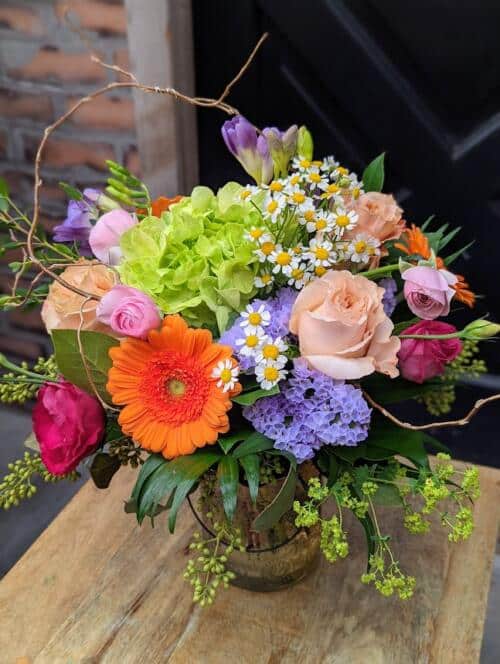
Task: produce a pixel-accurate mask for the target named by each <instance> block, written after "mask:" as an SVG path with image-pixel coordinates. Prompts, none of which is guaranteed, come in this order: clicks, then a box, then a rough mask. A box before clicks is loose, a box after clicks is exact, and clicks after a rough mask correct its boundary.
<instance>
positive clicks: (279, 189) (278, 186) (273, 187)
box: [269, 180, 283, 191]
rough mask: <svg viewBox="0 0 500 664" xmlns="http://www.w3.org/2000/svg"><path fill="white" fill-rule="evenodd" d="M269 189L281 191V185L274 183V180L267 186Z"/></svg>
mask: <svg viewBox="0 0 500 664" xmlns="http://www.w3.org/2000/svg"><path fill="white" fill-rule="evenodd" d="M269 189H270V190H271V191H283V185H282V184H281V182H276V180H274V181H273V182H271V184H270V185H269Z"/></svg>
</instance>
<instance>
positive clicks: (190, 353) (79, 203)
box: [0, 99, 500, 605]
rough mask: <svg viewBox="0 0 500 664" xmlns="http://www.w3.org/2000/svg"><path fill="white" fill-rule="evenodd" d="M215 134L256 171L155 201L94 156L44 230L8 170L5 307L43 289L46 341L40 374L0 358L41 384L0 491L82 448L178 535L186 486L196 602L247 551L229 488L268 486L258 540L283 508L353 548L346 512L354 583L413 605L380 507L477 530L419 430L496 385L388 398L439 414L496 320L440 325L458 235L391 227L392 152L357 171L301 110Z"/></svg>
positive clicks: (451, 298)
mask: <svg viewBox="0 0 500 664" xmlns="http://www.w3.org/2000/svg"><path fill="white" fill-rule="evenodd" d="M205 101H206V100H205ZM199 103H200V104H202V103H204V102H202V101H199ZM218 103H220V104H223V105H224V106H226V105H225V103H223V101H222V99H220V100H219V101H218ZM224 110H227V111H228V112H231V113H232V112H233V111H234V109H231V107H227V106H226V108H225V109H224ZM222 137H223V139H224V141H225V143H226V145H227V147H228V149H229V150H230V152H231V153H232V154H233V155H234V156H235V157H236V158H237V159H238V161H239V162H240V163H241V165H242V166H243V168H244V170H245V171H246V172H247V174H248V175H249V176H250V177H251V178H252V179H253V181H254V183H253V184H249V185H247V186H242V185H240V184H237V183H235V182H230V183H227V184H226V185H225V186H223V187H222V188H221V189H220V190H219V191H218V192H217V193H214V192H212V191H211V190H210V189H208V188H207V187H202V186H199V187H195V189H194V190H193V191H192V192H191V194H189V195H186V196H176V197H175V198H173V199H169V198H166V197H161V198H159V199H155V200H152V198H151V196H150V194H149V191H148V189H147V187H146V185H145V184H144V183H143V182H141V181H140V180H139V179H138V178H136V177H135V176H134V175H133V174H132V173H130V172H129V171H128V170H127V169H126V168H124V167H123V166H121V165H119V164H116V163H114V162H108V167H109V179H108V186H107V187H106V190H105V191H96V190H89V189H86V190H84V191H83V192H81V191H79V190H77V189H74V188H73V187H71V186H70V185H67V184H62V186H63V188H64V190H65V192H66V193H67V195H68V196H69V198H70V201H69V204H68V215H67V218H66V219H65V220H64V221H63V222H62V223H61V224H60V225H59V226H57V227H56V228H55V230H54V233H53V236H52V238H51V239H49V238H47V237H46V235H45V234H44V233H43V232H41V231H39V230H38V228H37V215H38V210H37V197H36V198H35V211H34V216H33V219H30V218H28V217H27V216H25V215H24V214H23V213H22V212H21V211H20V210H19V209H18V207H17V206H16V205H15V203H14V202H13V201H12V199H11V198H10V197H9V194H8V191H7V189H6V186H5V184H4V183H2V185H1V186H2V188H1V195H0V222H1V224H2V227H3V228H4V229H5V230H7V231H8V233H9V236H10V238H9V243H8V244H5V248H6V249H8V248H21V250H22V256H23V259H22V260H21V261H17V262H13V263H12V264H11V268H12V270H13V272H14V273H15V281H14V287H13V291H12V294H11V295H8V296H4V297H3V298H2V301H1V304H2V307H3V308H5V309H8V308H10V307H14V306H29V305H33V304H38V303H42V318H43V321H44V323H45V326H46V328H47V331H48V332H49V333H50V335H51V338H52V343H53V346H54V356H53V357H51V358H49V359H48V360H43V359H41V360H39V361H38V362H37V363H36V364H35V366H33V367H32V368H29V367H28V366H27V365H26V364H22V365H14V364H12V363H11V362H9V361H8V360H7V359H6V358H5V357H3V356H1V357H0V364H1V365H2V366H3V368H4V369H5V372H4V373H3V375H2V376H1V378H0V382H1V386H0V397H1V400H2V401H3V402H4V403H24V402H25V401H27V400H28V399H31V398H36V405H35V407H34V409H33V431H34V436H32V437H30V441H29V444H30V446H31V447H32V448H35V449H34V451H32V452H26V453H25V455H24V457H23V458H21V459H20V460H18V461H16V462H14V463H13V464H11V466H10V468H9V470H10V473H9V474H8V475H7V476H6V477H5V478H4V480H3V481H2V482H1V483H0V505H2V507H4V508H6V509H7V508H9V507H11V506H14V505H17V504H18V503H19V501H20V500H21V499H24V498H29V497H31V496H32V495H33V494H34V493H35V491H36V486H35V484H34V483H33V481H32V479H33V476H34V475H36V474H38V475H40V476H41V477H42V479H43V480H45V481H56V480H60V479H63V478H69V479H71V478H74V477H75V475H76V473H77V467H78V465H79V464H80V463H81V462H85V463H86V464H87V465H88V467H89V468H90V474H91V476H92V478H93V479H94V481H95V483H96V485H97V486H98V487H100V488H105V487H107V486H108V485H109V483H110V481H111V479H112V477H113V475H114V474H115V473H116V472H117V471H118V470H119V469H120V468H121V467H123V466H127V465H129V466H132V467H134V468H137V469H138V474H137V479H136V483H135V486H134V489H133V492H132V495H131V497H130V499H129V500H128V502H127V503H126V510H127V511H129V512H133V513H135V514H136V516H137V519H138V521H139V523H142V521H143V520H144V519H145V518H146V517H148V518H150V519H151V521H153V520H154V519H155V518H156V517H157V516H158V515H159V514H160V513H161V512H163V511H166V512H168V526H169V529H170V531H171V532H173V531H174V528H175V523H176V519H177V516H178V514H179V509H180V507H181V505H182V504H183V503H184V502H185V501H188V502H189V503H190V504H192V503H191V500H192V498H193V497H194V496H195V495H197V494H196V493H195V492H198V494H200V497H199V500H200V501H201V503H203V504H204V505H205V507H206V509H205V510H204V512H203V514H204V517H205V519H206V520H207V521H208V523H209V526H210V527H209V529H207V530H209V532H211V534H212V536H211V537H206V536H205V537H201V536H200V535H199V534H198V535H196V536H195V538H194V540H193V543H192V545H191V549H192V551H193V552H194V554H193V555H194V557H193V558H192V559H191V560H190V561H189V563H188V565H187V568H186V573H185V577H186V579H187V580H188V581H189V582H190V583H191V585H192V586H193V592H194V595H193V598H194V600H195V601H197V602H199V603H201V604H202V605H208V604H211V603H212V601H213V598H214V596H215V594H216V591H217V589H218V588H220V587H221V586H225V585H227V584H228V583H229V582H230V581H231V580H232V579H233V576H234V574H233V572H232V571H231V569H230V557H231V554H232V553H233V552H234V551H238V550H245V549H247V550H250V549H251V548H252V542H250V541H249V540H248V538H247V537H245V533H243V532H242V531H241V528H240V527H239V526H238V524H236V522H235V520H234V517H235V514H236V512H237V509H238V501H239V499H240V488H241V487H242V486H243V487H245V488H246V490H247V491H248V493H249V496H250V499H251V502H252V504H253V505H254V507H255V506H256V505H258V504H259V500H260V497H261V496H262V494H263V492H264V491H265V490H266V489H267V487H269V486H274V487H275V490H274V495H273V499H272V501H270V502H269V503H268V504H266V505H265V506H264V507H263V509H262V510H261V511H260V512H259V514H258V515H257V517H256V518H255V519H254V520H253V522H252V524H251V526H250V531H251V532H252V533H253V534H254V535H255V534H258V533H259V532H264V531H267V532H271V531H272V530H273V529H274V528H277V525H278V524H279V523H280V522H282V521H283V519H285V518H286V519H288V520H289V521H290V518H291V524H290V523H288V526H287V527H292V528H294V529H295V530H298V531H308V530H309V529H312V528H316V529H319V533H320V547H321V549H322V551H323V553H324V555H325V557H326V558H327V560H329V561H330V562H332V563H333V562H335V561H337V560H338V559H339V558H344V557H345V556H347V555H348V554H349V533H348V532H346V530H345V527H344V520H343V514H344V512H345V511H346V510H349V511H351V512H352V513H353V514H354V515H355V517H356V518H357V519H358V520H359V522H360V524H361V526H362V527H363V529H364V531H365V533H366V542H367V551H368V555H367V569H366V572H365V573H364V574H363V576H362V578H361V581H362V582H363V583H367V584H374V586H375V587H376V588H377V589H378V590H379V591H380V592H381V593H382V594H384V595H391V594H393V593H396V594H397V595H398V596H399V597H400V598H401V599H406V598H408V597H410V596H411V595H412V593H413V590H414V587H415V583H416V581H415V579H414V578H413V577H412V576H411V575H410V574H408V573H407V572H406V571H405V570H404V569H403V568H402V567H401V566H400V563H399V562H398V561H397V560H396V558H395V556H394V554H393V551H392V546H391V540H390V533H385V532H384V530H383V524H382V523H381V521H380V519H379V518H377V508H378V507H379V506H380V505H385V504H390V505H393V506H394V507H395V508H397V509H399V510H400V512H401V519H402V520H403V521H404V525H405V526H406V528H407V529H408V530H409V532H410V533H413V534H418V533H425V532H427V531H428V529H429V527H430V521H429V515H430V514H431V513H433V512H436V513H438V514H439V516H440V519H441V523H442V525H443V527H444V528H446V529H447V530H448V533H449V534H448V537H449V539H450V540H451V541H453V542H456V541H459V540H461V539H465V538H466V537H468V536H469V535H470V534H471V532H472V528H473V514H472V509H471V504H470V501H471V500H473V499H475V498H477V496H478V495H479V487H478V473H477V470H476V469H474V468H472V467H469V468H466V469H465V470H455V469H454V467H453V466H452V464H451V463H450V456H449V452H448V450H447V449H446V448H445V447H444V446H443V445H442V444H441V443H440V442H438V441H437V440H436V439H435V438H433V437H431V436H430V435H429V434H428V433H427V431H428V430H429V429H430V428H432V427H434V428H439V427H443V426H452V425H461V424H464V423H466V422H467V421H468V420H469V419H470V418H471V417H472V416H473V415H474V414H475V413H476V412H477V411H478V410H479V409H480V408H481V407H482V406H483V405H485V403H487V402H490V401H493V400H496V399H498V398H499V397H500V395H494V396H492V397H490V398H489V399H485V400H482V401H481V402H478V403H477V404H476V405H475V406H474V407H473V408H472V410H471V412H470V413H469V414H468V415H467V416H466V417H464V418H461V419H460V420H457V421H439V422H433V423H429V424H425V425H419V426H417V425H412V424H408V423H406V422H402V421H401V420H399V419H398V418H397V417H396V416H395V415H394V414H393V413H392V412H391V411H390V410H388V408H390V405H391V404H394V403H397V402H399V401H404V400H407V399H417V400H419V401H421V402H423V403H424V404H425V405H426V407H427V408H428V410H429V411H430V412H431V413H432V414H435V415H441V414H445V413H446V412H448V411H449V409H450V406H451V403H452V402H453V399H454V390H455V386H456V384H457V383H459V382H460V380H461V379H462V378H463V377H464V376H467V375H470V374H477V373H480V372H482V371H485V367H484V363H483V362H482V361H481V360H480V359H479V358H478V344H479V342H481V341H482V340H485V339H490V338H492V337H494V336H495V335H496V334H497V333H498V332H499V330H500V326H498V325H496V324H494V323H491V322H489V321H487V320H484V319H479V320H475V321H473V322H471V323H469V324H468V325H467V326H466V327H464V328H463V329H457V328H456V327H455V326H454V325H453V324H452V323H449V322H443V321H441V320H437V319H438V318H443V317H447V316H448V315H449V314H450V312H451V311H452V308H455V307H457V306H460V305H462V304H463V305H465V306H467V307H471V308H472V307H473V306H474V302H475V295H474V294H473V292H472V291H471V290H470V288H469V285H468V283H467V282H466V281H465V279H464V277H462V276H460V275H458V274H455V273H454V272H452V268H453V263H454V261H455V260H456V259H457V258H458V257H459V256H460V254H461V253H462V252H463V250H464V249H460V250H458V251H455V252H454V253H451V254H450V253H448V245H449V243H450V242H451V241H452V239H453V238H454V237H455V236H456V234H457V229H453V230H451V231H450V230H448V228H447V225H443V226H437V225H436V224H435V223H434V222H433V221H432V220H428V221H427V222H425V223H424V224H422V225H421V226H416V225H415V224H413V223H412V224H409V223H408V222H407V221H405V219H404V217H403V210H402V209H401V208H400V206H399V205H398V204H397V203H396V201H395V199H394V198H393V196H392V195H390V194H386V193H382V188H383V183H384V156H383V155H381V156H379V157H377V158H376V159H375V160H374V161H372V162H371V163H370V164H369V165H368V166H367V167H366V169H365V170H364V172H363V174H362V176H361V178H358V177H357V176H356V174H355V173H353V172H351V171H349V170H348V168H346V167H345V166H344V165H341V164H340V163H339V162H338V161H336V160H335V158H334V157H331V156H328V157H325V158H322V159H318V158H315V155H314V154H313V140H312V136H311V134H310V132H309V131H308V130H307V129H306V127H304V126H302V127H300V128H298V127H297V126H295V125H294V126H292V127H290V128H289V129H288V130H286V131H284V132H282V131H280V130H278V129H276V128H274V127H271V128H265V129H263V130H262V131H260V130H258V129H257V128H256V127H254V126H253V125H252V124H251V123H250V122H249V121H248V120H247V119H245V118H244V117H242V116H241V115H234V117H232V119H230V120H229V121H227V122H225V123H224V125H223V127H222ZM44 140H45V139H44ZM42 149H43V143H42V146H41V150H42ZM41 150H40V154H39V158H38V160H39V159H40V155H41ZM37 167H39V162H37ZM36 180H37V184H36V187H35V192H37V191H38V189H37V188H38V187H39V186H40V183H39V177H38V175H37V178H36ZM33 269H36V270H38V272H37V273H36V275H35V276H34V277H33V278H32V279H31V282H30V285H29V286H28V287H27V288H23V287H22V284H23V280H24V278H25V276H26V275H27V274H29V272H30V270H33ZM47 274H48V275H49V276H50V277H51V280H52V281H51V282H50V283H46V282H45V281H44V280H43V277H44V276H46V275H47ZM432 450H433V451H434V452H437V459H436V460H435V461H430V459H429V455H428V452H429V451H432ZM299 485H302V486H303V487H305V488H303V490H302V492H301V493H300V492H297V491H296V488H297V487H298V486H299ZM217 497H220V509H217V507H216V499H217ZM326 502H330V503H331V504H332V505H333V508H334V509H333V516H325V514H326V511H325V510H324V509H323V505H324V504H325V503H326ZM207 505H208V507H207ZM214 506H215V507H214ZM330 513H331V510H330ZM290 514H291V515H292V516H291V517H290ZM184 517H185V514H183V518H184ZM222 547H223V549H222ZM221 551H223V552H222V553H221Z"/></svg>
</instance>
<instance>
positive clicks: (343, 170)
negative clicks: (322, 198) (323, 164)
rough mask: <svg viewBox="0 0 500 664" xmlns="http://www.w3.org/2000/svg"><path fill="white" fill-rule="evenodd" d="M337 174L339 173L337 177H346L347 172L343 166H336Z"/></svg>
mask: <svg viewBox="0 0 500 664" xmlns="http://www.w3.org/2000/svg"><path fill="white" fill-rule="evenodd" d="M337 173H339V175H347V174H348V173H349V171H348V169H347V168H345V167H344V166H338V167H337Z"/></svg>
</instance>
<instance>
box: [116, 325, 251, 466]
mask: <svg viewBox="0 0 500 664" xmlns="http://www.w3.org/2000/svg"><path fill="white" fill-rule="evenodd" d="M109 354H110V357H111V359H112V360H113V366H112V368H111V369H110V371H109V375H108V384H107V390H108V392H109V393H110V394H111V396H112V398H113V403H115V404H118V405H122V406H125V407H124V408H123V410H122V411H121V413H120V415H119V418H118V422H119V424H120V426H121V427H122V430H123V433H124V434H126V435H127V436H130V437H131V438H133V439H134V440H135V441H136V442H137V443H138V444H139V445H140V446H141V447H143V448H144V449H147V450H150V451H151V452H161V453H162V454H163V456H164V457H166V458H167V459H173V458H174V457H177V456H180V455H184V454H191V453H192V452H194V451H195V450H196V448H198V447H204V446H205V445H210V444H213V443H215V442H216V440H217V438H218V436H219V434H221V433H225V432H226V431H228V430H229V419H228V416H227V411H228V410H229V409H230V408H231V405H232V404H231V397H232V396H235V395H236V394H237V393H238V392H240V391H241V386H240V384H239V383H235V384H234V386H233V387H232V389H231V390H226V391H224V389H222V388H221V387H218V386H217V382H218V378H217V377H216V375H217V373H218V372H217V371H215V372H214V370H215V369H216V367H217V366H218V365H219V366H221V364H220V363H224V364H225V365H227V362H226V360H230V361H231V362H234V364H236V362H235V360H233V359H232V357H231V356H232V349H231V348H230V347H229V346H223V345H221V344H217V343H213V341H212V335H211V334H210V332H209V331H208V330H199V329H192V328H189V327H188V326H187V325H186V323H185V322H184V320H183V319H182V318H181V317H180V316H179V315H175V316H166V318H165V319H164V321H163V326H162V329H161V330H160V331H157V330H152V331H151V332H150V333H149V335H148V340H147V341H141V340H139V339H125V340H124V341H122V342H121V344H120V346H117V347H115V348H112V349H111V350H110V353H109Z"/></svg>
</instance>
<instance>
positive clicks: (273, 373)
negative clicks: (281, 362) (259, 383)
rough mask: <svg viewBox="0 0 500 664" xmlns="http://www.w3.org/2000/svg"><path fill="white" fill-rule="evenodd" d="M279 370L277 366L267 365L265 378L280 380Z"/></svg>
mask: <svg viewBox="0 0 500 664" xmlns="http://www.w3.org/2000/svg"><path fill="white" fill-rule="evenodd" d="M279 375H280V374H279V371H278V369H276V367H266V368H265V369H264V378H265V379H266V380H270V381H274V380H278V378H279Z"/></svg>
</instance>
